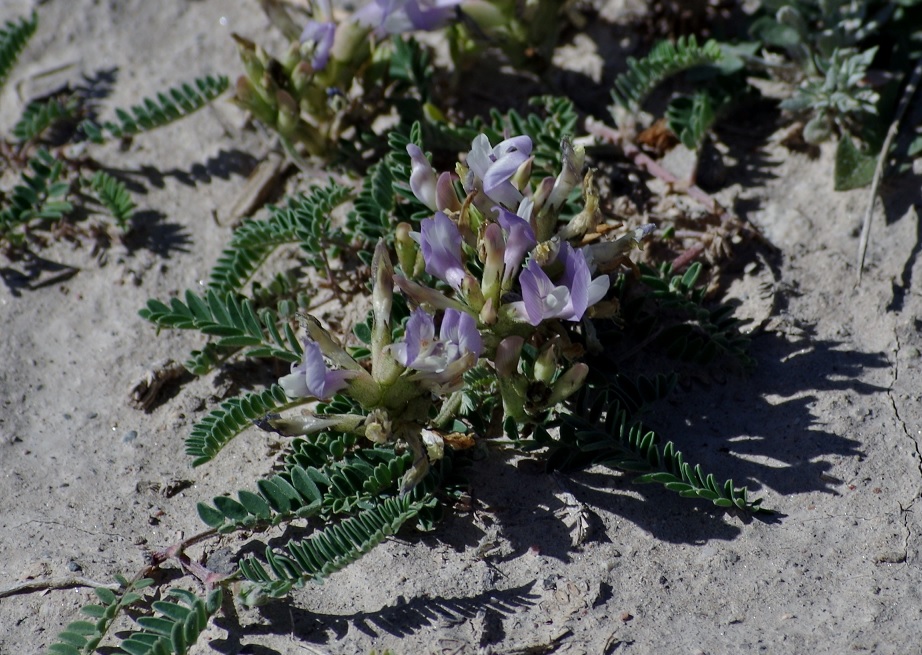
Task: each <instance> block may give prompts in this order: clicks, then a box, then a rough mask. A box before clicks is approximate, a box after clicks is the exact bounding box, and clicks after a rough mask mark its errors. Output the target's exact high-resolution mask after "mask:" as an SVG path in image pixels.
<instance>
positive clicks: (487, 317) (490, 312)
mask: <svg viewBox="0 0 922 655" xmlns="http://www.w3.org/2000/svg"><path fill="white" fill-rule="evenodd" d="M478 320H480V323H481V324H482V325H494V324H495V323H496V321H497V320H499V314H497V312H496V306H495V305H494V304H493V299H492V298H487V301H486V302H485V303H484V304H483V308H482V309H481V310H480V316H479V317H478Z"/></svg>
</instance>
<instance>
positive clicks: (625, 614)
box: [620, 612, 634, 623]
mask: <svg viewBox="0 0 922 655" xmlns="http://www.w3.org/2000/svg"><path fill="white" fill-rule="evenodd" d="M620 618H621V621H622V622H623V623H627V622H628V621H630V620H632V619H633V618H634V615H633V614H631V613H630V612H621V616H620Z"/></svg>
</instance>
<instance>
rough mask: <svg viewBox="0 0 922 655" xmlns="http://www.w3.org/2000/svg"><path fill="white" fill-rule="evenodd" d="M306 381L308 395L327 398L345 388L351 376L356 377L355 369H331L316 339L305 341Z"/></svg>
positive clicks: (304, 368) (321, 398) (304, 363)
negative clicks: (324, 359)
mask: <svg viewBox="0 0 922 655" xmlns="http://www.w3.org/2000/svg"><path fill="white" fill-rule="evenodd" d="M302 368H303V371H304V382H305V386H306V388H307V391H308V395H311V396H313V397H314V398H317V399H318V400H327V399H329V398H332V397H333V394H335V393H336V392H337V391H340V390H342V389H344V388H345V387H346V385H347V382H348V380H349V379H350V378H353V377H355V373H354V372H353V371H331V370H329V369H328V368H327V365H326V363H325V362H324V361H323V354H322V353H321V352H320V346H318V345H317V343H315V342H314V341H305V342H304V362H303V364H302Z"/></svg>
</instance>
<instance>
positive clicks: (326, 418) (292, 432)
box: [260, 414, 365, 437]
mask: <svg viewBox="0 0 922 655" xmlns="http://www.w3.org/2000/svg"><path fill="white" fill-rule="evenodd" d="M364 421H365V417H364V416H356V415H355V414H325V415H323V416H314V415H313V414H303V415H301V416H279V415H278V414H275V415H271V414H270V415H269V416H267V417H266V418H265V420H264V421H262V423H261V424H260V427H262V428H263V429H270V430H272V431H274V432H277V433H279V434H281V435H282V436H285V437H301V436H305V435H308V434H317V433H318V432H323V431H324V430H336V431H338V432H354V431H356V430H357V429H358V427H359V426H360V425H361V424H362V423H363V422H364Z"/></svg>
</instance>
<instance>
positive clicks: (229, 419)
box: [186, 384, 292, 466]
mask: <svg viewBox="0 0 922 655" xmlns="http://www.w3.org/2000/svg"><path fill="white" fill-rule="evenodd" d="M291 405H292V403H291V401H290V400H288V398H287V397H286V396H285V392H284V391H282V388H281V387H280V386H279V385H277V384H273V385H272V386H271V387H269V388H268V389H266V390H265V391H262V392H260V393H249V394H246V395H244V396H240V397H238V398H231V399H229V400H225V401H224V402H222V403H221V406H220V407H218V409H214V410H212V411H211V412H209V413H208V415H207V416H206V417H205V418H203V419H202V420H201V421H199V422H198V423H196V424H195V426H194V427H193V428H192V433H191V434H190V435H189V437H188V438H187V439H186V454H187V455H189V456H190V457H193V458H194V459H193V460H192V466H201V465H202V464H206V463H207V462H210V461H211V460H212V459H214V458H215V456H217V454H218V453H219V452H221V449H223V448H224V447H225V446H226V445H227V444H228V443H230V442H231V441H232V440H233V438H234V437H236V436H237V435H238V434H240V433H241V432H243V431H244V430H245V429H246V428H248V427H250V426H252V425H253V423H254V422H255V421H259V420H261V419H262V418H264V417H265V416H266V414H268V413H270V412H280V411H282V410H285V409H287V408H288V407H289V406H291Z"/></svg>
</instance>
